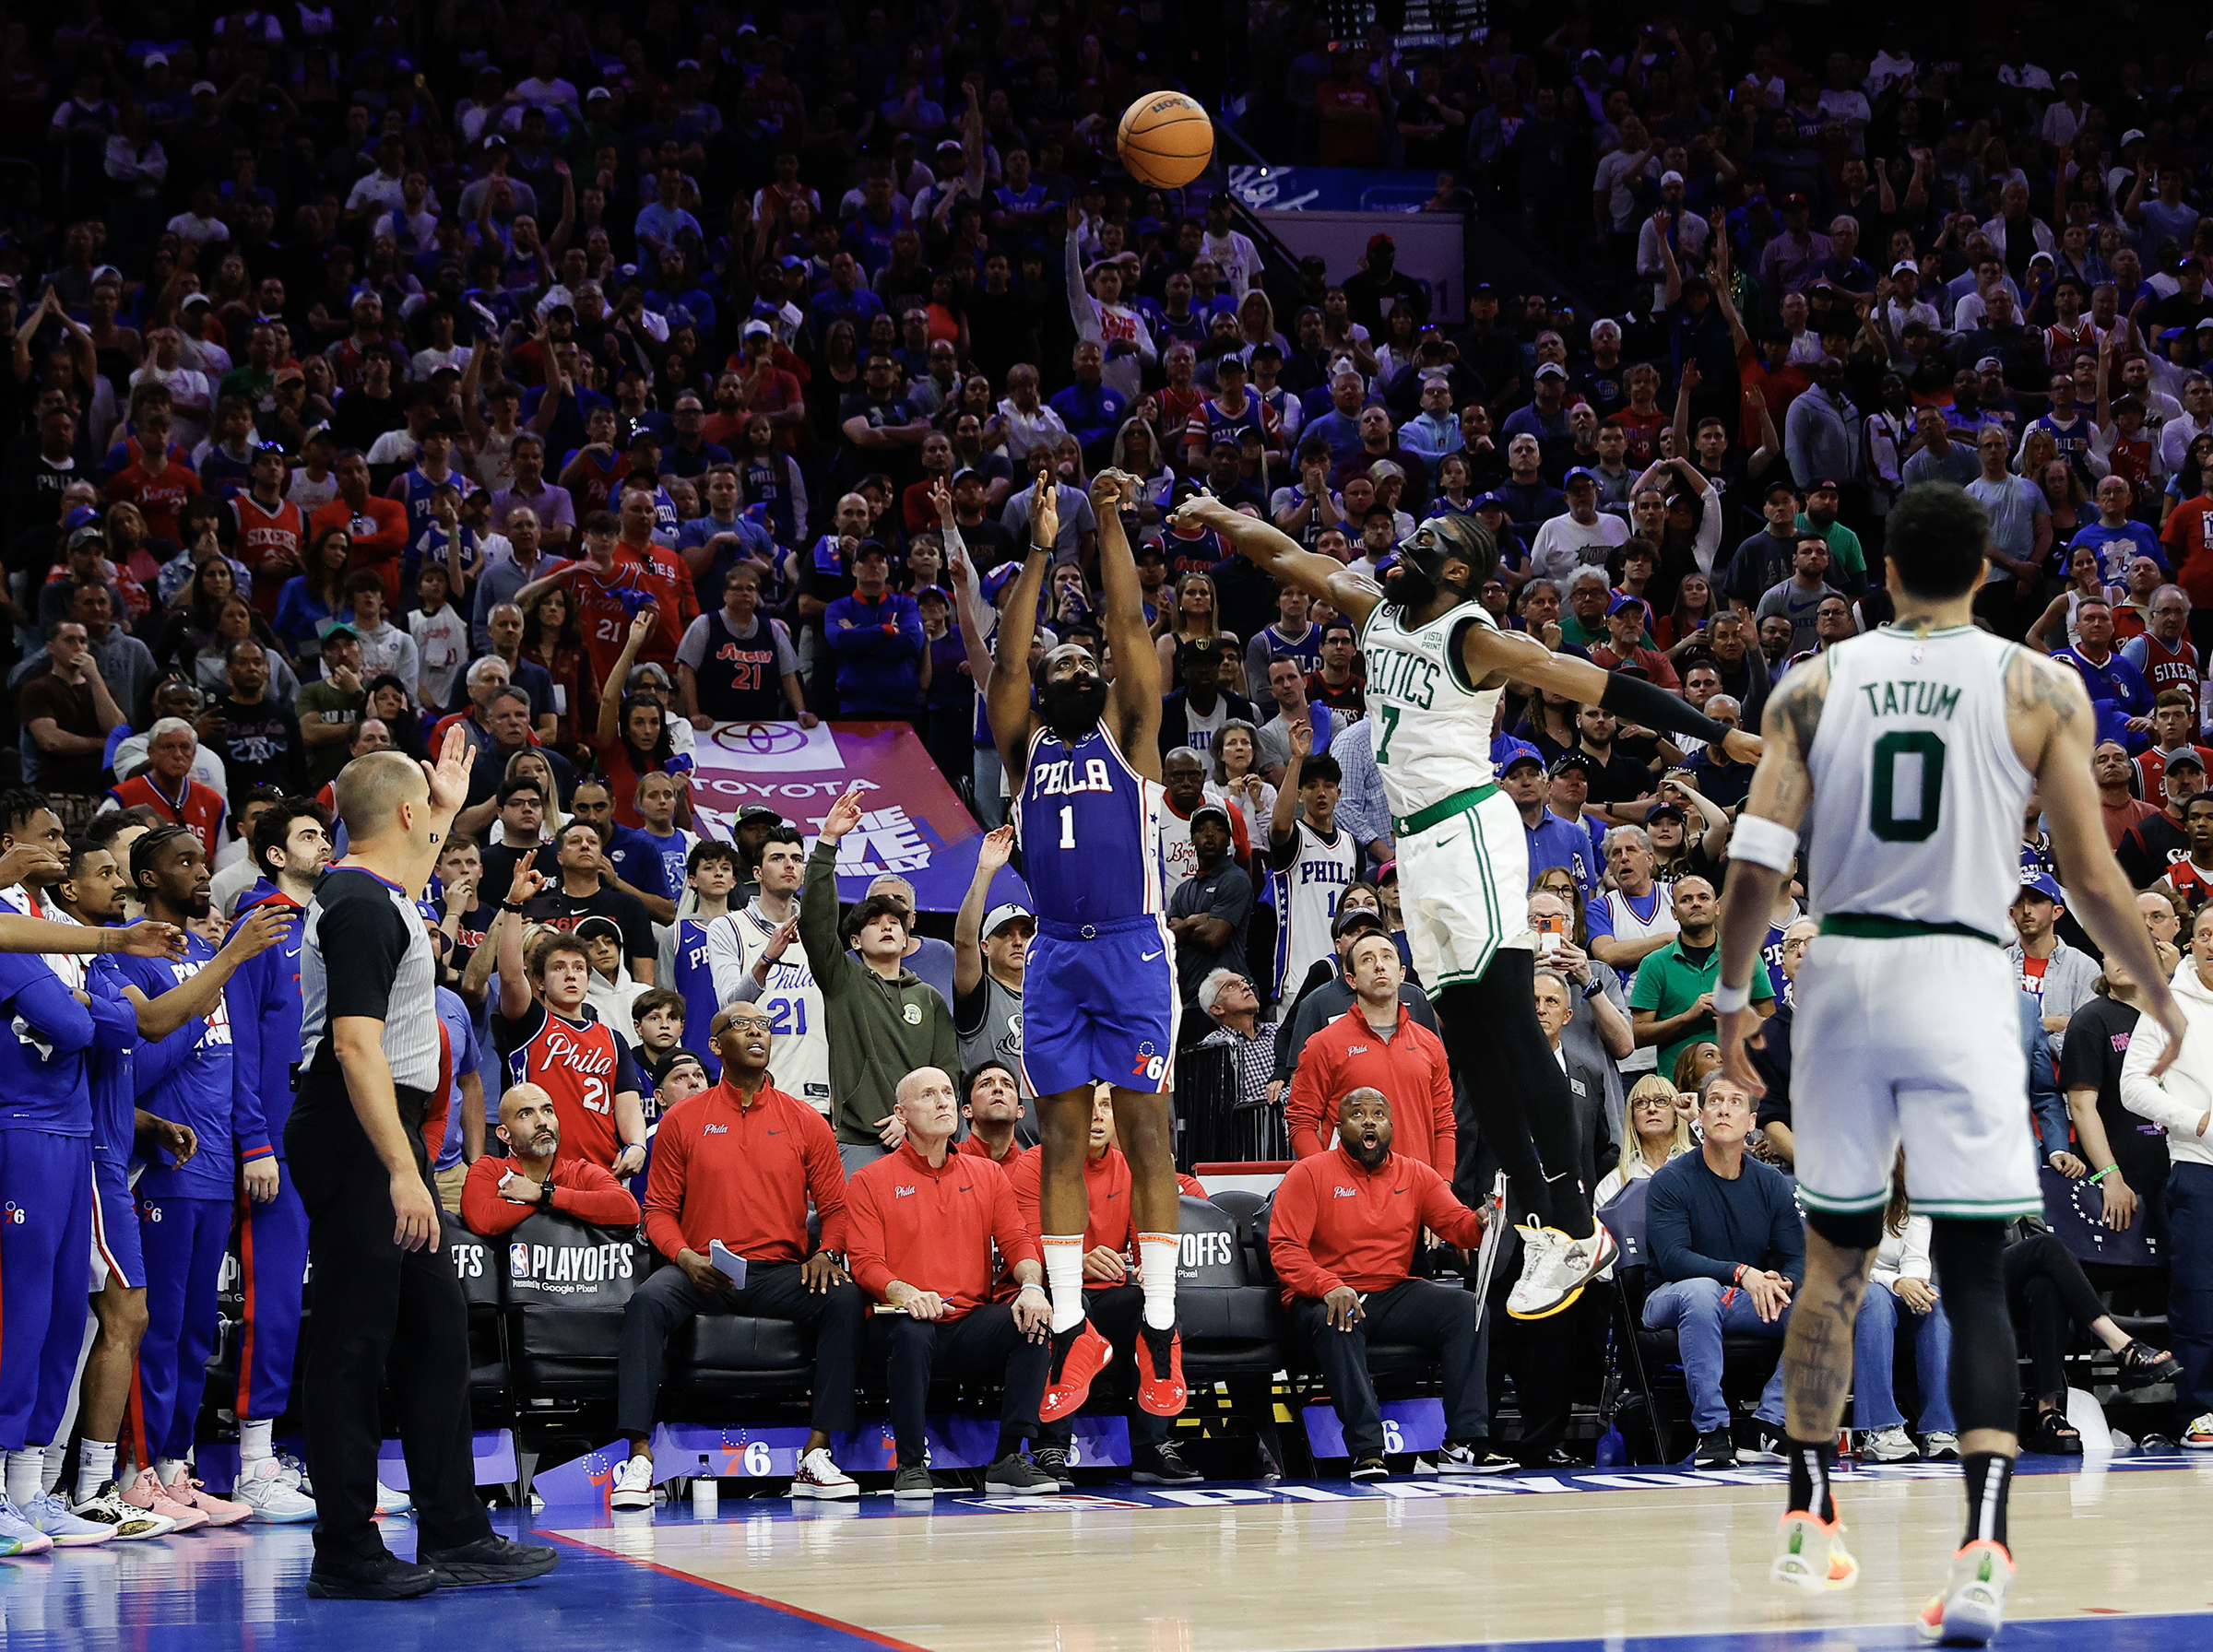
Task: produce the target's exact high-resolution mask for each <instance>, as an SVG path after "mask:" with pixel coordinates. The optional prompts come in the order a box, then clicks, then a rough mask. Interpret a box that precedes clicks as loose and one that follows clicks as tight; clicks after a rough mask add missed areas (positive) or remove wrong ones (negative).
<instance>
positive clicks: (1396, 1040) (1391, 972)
mask: <svg viewBox="0 0 2213 1652" xmlns="http://www.w3.org/2000/svg"><path fill="white" fill-rule="evenodd" d="M1344 979H1345V983H1346V985H1349V986H1351V987H1352V989H1353V1007H1352V1008H1351V1009H1348V1010H1346V1011H1345V1012H1344V1013H1343V1015H1341V1016H1339V1017H1338V1018H1337V1019H1336V1020H1335V1021H1330V1022H1328V1023H1327V1024H1325V1025H1324V1026H1322V1027H1321V1028H1320V1030H1319V1031H1318V1032H1315V1034H1314V1035H1313V1036H1312V1037H1311V1038H1309V1039H1308V1040H1307V1043H1306V1047H1305V1048H1304V1049H1302V1050H1300V1051H1299V1053H1298V1069H1297V1071H1296V1073H1295V1074H1293V1076H1292V1080H1291V1093H1290V1095H1289V1097H1288V1098H1287V1099H1286V1100H1285V1101H1284V1123H1285V1124H1287V1125H1288V1126H1289V1127H1290V1129H1291V1151H1292V1153H1293V1154H1294V1155H1295V1156H1296V1157H1298V1158H1301V1159H1311V1158H1313V1157H1314V1156H1315V1155H1317V1154H1318V1153H1320V1152H1321V1151H1323V1150H1325V1149H1326V1148H1327V1147H1328V1146H1329V1142H1330V1132H1331V1130H1333V1129H1336V1128H1337V1127H1338V1124H1337V1107H1336V1098H1337V1097H1338V1096H1341V1095H1343V1094H1344V1093H1345V1092H1346V1091H1350V1090H1360V1089H1371V1090H1379V1091H1382V1092H1383V1093H1384V1094H1385V1095H1386V1096H1388V1097H1389V1098H1390V1100H1391V1114H1392V1115H1393V1117H1394V1118H1395V1119H1396V1120H1397V1121H1398V1132H1397V1135H1398V1151H1400V1152H1401V1153H1402V1154H1404V1155H1405V1156H1406V1157H1407V1158H1409V1159H1419V1160H1421V1161H1422V1162H1424V1163H1425V1164H1426V1165H1428V1166H1429V1167H1430V1169H1432V1170H1434V1171H1436V1172H1437V1174H1438V1175H1440V1176H1443V1177H1444V1178H1445V1180H1447V1181H1448V1182H1449V1181H1450V1180H1451V1179H1452V1163H1453V1155H1454V1154H1455V1153H1456V1152H1457V1151H1458V1150H1459V1144H1460V1135H1459V1129H1458V1127H1457V1126H1455V1124H1454V1123H1453V1119H1452V1072H1451V1068H1450V1066H1449V1065H1448V1064H1447V1063H1446V1060H1445V1046H1444V1044H1443V1043H1442V1041H1440V1040H1439V1039H1438V1036H1437V1034H1436V1033H1434V1032H1430V1031H1429V1029H1428V1028H1426V1027H1425V1026H1423V1025H1422V1024H1421V1022H1419V1021H1415V1020H1414V1017H1412V1016H1411V1015H1408V1014H1407V1013H1406V1008H1405V1006H1404V1005H1403V1004H1402V1002H1401V1001H1400V999H1399V986H1400V984H1401V983H1402V982H1403V981H1404V980H1405V979H1406V967H1405V965H1404V964H1402V962H1400V961H1399V949H1398V947H1397V946H1396V945H1395V944H1394V943H1393V942H1392V940H1391V937H1390V936H1388V935H1380V934H1377V935H1363V936H1360V937H1358V938H1355V940H1354V942H1353V944H1352V945H1351V946H1350V947H1349V948H1347V949H1346V950H1345V954H1344Z"/></svg>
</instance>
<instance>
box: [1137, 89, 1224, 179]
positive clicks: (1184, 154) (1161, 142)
mask: <svg viewBox="0 0 2213 1652" xmlns="http://www.w3.org/2000/svg"><path fill="white" fill-rule="evenodd" d="M1115 142H1116V144H1117V146H1118V148H1120V150H1121V152H1122V165H1123V166H1124V167H1125V168H1127V169H1128V170H1129V173H1130V176H1131V177H1132V178H1135V179H1136V180H1137V181H1138V182H1139V183H1143V184H1148V185H1150V186H1151V187H1152V188H1154V189H1180V188H1181V187H1182V186H1183V185H1185V184H1186V183H1189V182H1190V181H1191V180H1192V179H1193V178H1196V177H1197V176H1198V175H1199V174H1200V173H1201V172H1203V171H1206V163H1207V162H1208V161H1209V160H1211V159H1213V154H1214V124H1213V122H1212V121H1210V120H1208V119H1207V118H1206V111H1205V110H1204V109H1202V108H1201V107H1200V105H1199V100H1197V99H1195V98H1187V97H1185V96H1184V95H1183V94H1182V93H1181V92H1152V93H1149V94H1148V95H1146V96H1145V97H1142V98H1140V99H1139V100H1137V101H1136V102H1134V103H1132V104H1130V107H1129V108H1128V109H1126V110H1124V111H1123V112H1122V125H1121V130H1120V132H1119V133H1118V134H1117V135H1116V138H1115Z"/></svg>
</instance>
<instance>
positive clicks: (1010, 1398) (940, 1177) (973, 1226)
mask: <svg viewBox="0 0 2213 1652" xmlns="http://www.w3.org/2000/svg"><path fill="white" fill-rule="evenodd" d="M724 1059H725V1060H726V1061H727V1060H728V1056H725V1057H724ZM953 1093H954V1092H953V1080H952V1079H951V1078H950V1077H949V1076H948V1075H947V1074H946V1073H945V1072H944V1071H942V1070H941V1068H934V1067H923V1068H916V1069H915V1070H914V1071H913V1072H910V1073H908V1074H907V1075H906V1077H905V1078H904V1079H902V1080H900V1081H899V1088H898V1091H896V1093H895V1095H894V1097H893V1106H894V1107H895V1109H896V1111H897V1113H898V1115H899V1120H900V1122H901V1124H902V1125H904V1126H905V1130H906V1137H905V1140H904V1141H902V1142H901V1143H900V1145H899V1146H898V1147H897V1148H896V1149H895V1150H893V1151H892V1152H890V1153H887V1154H885V1155H884V1156H883V1157H882V1158H881V1159H878V1160H876V1161H875V1162H873V1163H870V1164H868V1165H865V1166H863V1167H862V1169H861V1170H860V1171H859V1172H858V1174H856V1175H855V1176H854V1177H853V1179H852V1181H851V1182H850V1183H848V1184H847V1185H846V1209H847V1221H846V1231H847V1233H848V1234H849V1243H848V1245H847V1249H846V1257H847V1259H848V1261H849V1262H850V1263H851V1265H852V1268H853V1278H854V1280H856V1282H858V1284H859V1286H860V1288H861V1289H862V1290H863V1291H865V1292H868V1293H869V1295H870V1297H871V1298H873V1299H874V1300H876V1301H878V1302H882V1303H885V1304H889V1305H891V1306H892V1307H894V1308H897V1309H900V1310H902V1311H901V1312H899V1313H897V1314H891V1315H884V1316H880V1317H879V1318H878V1319H877V1320H876V1322H875V1323H874V1325H872V1326H871V1327H870V1333H871V1334H870V1340H871V1341H875V1340H878V1339H881V1340H882V1343H883V1344H884V1345H885V1351H886V1355H887V1358H886V1362H885V1369H886V1373H887V1375H888V1376H889V1378H890V1385H891V1397H892V1433H893V1437H894V1439H895V1440H896V1441H897V1444H898V1453H899V1466H898V1469H897V1471H896V1472H895V1473H894V1474H893V1479H892V1495H893V1497H894V1498H896V1499H899V1500H902V1501H927V1500H928V1499H929V1498H930V1497H932V1496H934V1495H936V1488H935V1487H934V1486H933V1485H932V1483H931V1481H930V1478H929V1468H928V1467H927V1466H926V1465H925V1463H924V1460H923V1458H924V1447H925V1440H924V1430H923V1421H922V1405H923V1400H924V1398H926V1397H927V1396H928V1394H929V1379H930V1375H931V1374H932V1372H933V1371H936V1370H940V1369H943V1370H950V1371H959V1372H975V1373H977V1374H979V1375H990V1376H993V1377H1000V1376H1002V1375H1003V1377H1004V1379H1005V1383H1006V1398H1005V1400H1004V1402H1003V1403H1002V1405H1001V1407H1000V1424H999V1449H998V1452H997V1453H996V1457H995V1460H994V1461H993V1462H992V1464H991V1466H990V1467H989V1468H988V1469H986V1470H985V1471H984V1485H985V1487H986V1489H987V1490H988V1491H1008V1492H1024V1493H1040V1492H1044V1493H1050V1492H1058V1491H1059V1489H1060V1487H1059V1482H1058V1481H1055V1480H1054V1479H1053V1478H1052V1476H1051V1475H1049V1474H1047V1473H1045V1472H1044V1471H1042V1470H1041V1469H1038V1468H1037V1466H1036V1465H1035V1463H1033V1462H1031V1461H1030V1459H1029V1458H1028V1457H1024V1455H1023V1452H1022V1443H1023V1441H1024V1440H1025V1439H1028V1438H1031V1437H1033V1436H1035V1434H1036V1433H1037V1428H1038V1423H1037V1405H1038V1402H1039V1401H1040V1400H1041V1399H1043V1398H1044V1397H1045V1379H1046V1375H1047V1372H1048V1370H1049V1368H1050V1366H1051V1363H1052V1340H1051V1337H1050V1334H1049V1333H1050V1328H1051V1325H1052V1309H1051V1305H1050V1304H1049V1303H1048V1302H1047V1299H1046V1294H1045V1287H1044V1284H1043V1280H1044V1278H1045V1265H1044V1263H1043V1262H1041V1261H1040V1260H1039V1259H1038V1254H1037V1241H1036V1239H1035V1237H1034V1236H1033V1235H1032V1234H1031V1233H1030V1231H1029V1230H1028V1229H1027V1228H1026V1227H1024V1225H1023V1221H1022V1212H1021V1209H1019V1207H1017V1206H1016V1204H1015V1202H1014V1191H1013V1189H1012V1187H1010V1186H1008V1185H1007V1178H1006V1174H1005V1173H1004V1172H1002V1171H1001V1170H1000V1168H999V1166H998V1165H996V1164H994V1163H992V1162H990V1161H989V1160H988V1159H983V1158H977V1157H974V1156H971V1155H969V1154H966V1153H955V1152H953V1151H952V1142H953V1125H954V1123H955V1120H956V1117H957V1115H956V1114H955V1112H954V1109H953ZM664 1128H665V1126H664ZM995 1244H996V1245H997V1246H998V1247H999V1248H998V1253H997V1254H998V1257H1004V1258H1005V1261H1006V1266H1007V1268H1008V1270H1009V1271H1010V1272H1012V1275H1013V1276H1014V1280H1015V1284H1016V1287H1017V1289H1016V1292H1015V1295H1014V1299H1013V1300H1012V1302H1004V1303H995V1302H993V1301H992V1300H991V1290H992V1284H993V1280H994V1277H995V1275H996V1273H997V1271H998V1265H997V1261H996V1259H995V1257H994V1255H993V1251H992V1246H993V1245H995Z"/></svg>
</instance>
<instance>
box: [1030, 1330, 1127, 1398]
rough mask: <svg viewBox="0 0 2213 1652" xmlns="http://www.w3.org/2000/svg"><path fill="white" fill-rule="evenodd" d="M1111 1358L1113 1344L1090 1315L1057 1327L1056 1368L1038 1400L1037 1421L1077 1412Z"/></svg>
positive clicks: (1089, 1395)
mask: <svg viewBox="0 0 2213 1652" xmlns="http://www.w3.org/2000/svg"><path fill="white" fill-rule="evenodd" d="M1112 1358H1114V1344H1112V1343H1111V1342H1109V1341H1107V1339H1106V1338H1104V1337H1102V1336H1100V1335H1099V1333H1098V1332H1097V1331H1096V1330H1095V1329H1094V1328H1093V1327H1092V1323H1091V1316H1089V1315H1085V1316H1084V1317H1083V1324H1081V1325H1071V1327H1069V1328H1068V1329H1066V1330H1064V1331H1055V1332H1054V1333H1053V1369H1052V1374H1051V1376H1050V1378H1049V1379H1048V1380H1047V1383H1046V1385H1045V1398H1043V1399H1041V1400H1039V1401H1038V1402H1037V1421H1038V1422H1058V1421H1059V1419H1060V1418H1062V1417H1072V1416H1074V1415H1075V1414H1076V1412H1077V1411H1079V1410H1082V1409H1083V1402H1084V1400H1086V1399H1088V1398H1091V1383H1092V1379H1093V1378H1094V1377H1095V1376H1097V1375H1098V1374H1099V1373H1100V1372H1102V1371H1104V1370H1106V1369H1107V1361H1109V1360H1111V1359H1112Z"/></svg>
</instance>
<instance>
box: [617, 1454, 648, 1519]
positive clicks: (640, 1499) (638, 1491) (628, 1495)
mask: <svg viewBox="0 0 2213 1652" xmlns="http://www.w3.org/2000/svg"><path fill="white" fill-rule="evenodd" d="M607 1506H608V1507H609V1508H611V1509H613V1510H614V1511H615V1512H616V1513H617V1514H619V1515H627V1514H636V1513H637V1512H639V1511H640V1510H641V1509H650V1508H652V1507H653V1459H652V1458H651V1457H630V1458H628V1459H626V1460H625V1461H624V1463H623V1464H622V1467H621V1468H620V1469H617V1470H616V1471H615V1484H614V1489H613V1490H612V1491H610V1492H609V1493H608V1496H607Z"/></svg>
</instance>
